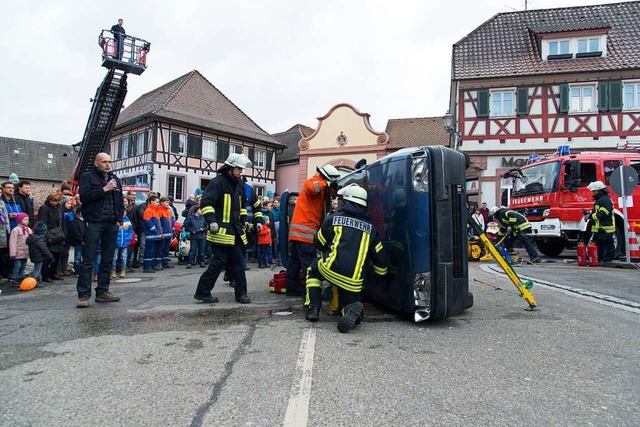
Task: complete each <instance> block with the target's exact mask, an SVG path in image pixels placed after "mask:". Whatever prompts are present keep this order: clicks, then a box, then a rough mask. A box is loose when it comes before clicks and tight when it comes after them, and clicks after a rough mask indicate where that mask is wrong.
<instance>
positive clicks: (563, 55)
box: [540, 32, 607, 61]
mask: <svg viewBox="0 0 640 427" xmlns="http://www.w3.org/2000/svg"><path fill="white" fill-rule="evenodd" d="M541 39H542V40H541V46H540V47H541V53H542V59H543V60H545V61H555V60H560V59H578V58H593V57H600V56H607V52H606V48H607V34H606V33H605V32H603V33H602V34H589V35H587V36H585V35H584V34H580V35H575V36H574V37H571V34H567V33H564V34H560V33H555V34H544V35H543V36H542V37H541Z"/></svg>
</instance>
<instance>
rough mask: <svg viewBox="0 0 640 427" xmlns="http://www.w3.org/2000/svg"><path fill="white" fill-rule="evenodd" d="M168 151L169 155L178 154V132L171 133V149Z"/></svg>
mask: <svg viewBox="0 0 640 427" xmlns="http://www.w3.org/2000/svg"><path fill="white" fill-rule="evenodd" d="M169 151H170V152H171V153H179V152H180V134H179V133H178V132H171V147H170V148H169Z"/></svg>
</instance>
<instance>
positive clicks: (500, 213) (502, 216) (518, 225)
mask: <svg viewBox="0 0 640 427" xmlns="http://www.w3.org/2000/svg"><path fill="white" fill-rule="evenodd" d="M494 217H495V218H496V220H497V221H498V222H499V223H500V231H498V236H504V235H505V233H506V232H507V228H508V227H511V230H512V233H514V234H518V233H522V232H527V231H529V230H530V229H531V223H530V222H529V221H528V220H527V218H526V217H525V216H524V215H522V214H520V213H518V212H516V211H512V210H508V209H498V210H497V211H496V214H495V215H494Z"/></svg>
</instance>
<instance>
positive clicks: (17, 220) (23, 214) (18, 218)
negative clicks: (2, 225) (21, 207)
mask: <svg viewBox="0 0 640 427" xmlns="http://www.w3.org/2000/svg"><path fill="white" fill-rule="evenodd" d="M25 218H29V215H27V214H26V213H24V212H20V213H19V214H18V215H16V223H17V224H20V223H21V222H22V220H23V219H25Z"/></svg>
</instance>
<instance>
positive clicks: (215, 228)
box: [209, 222, 220, 234]
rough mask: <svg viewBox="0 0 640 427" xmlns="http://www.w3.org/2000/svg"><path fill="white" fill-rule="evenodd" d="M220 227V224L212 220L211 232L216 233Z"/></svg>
mask: <svg viewBox="0 0 640 427" xmlns="http://www.w3.org/2000/svg"><path fill="white" fill-rule="evenodd" d="M219 229H220V227H219V226H218V223H217V222H212V223H211V224H209V232H210V233H211V234H216V233H217V232H218V230H219Z"/></svg>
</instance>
